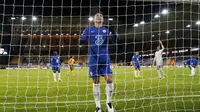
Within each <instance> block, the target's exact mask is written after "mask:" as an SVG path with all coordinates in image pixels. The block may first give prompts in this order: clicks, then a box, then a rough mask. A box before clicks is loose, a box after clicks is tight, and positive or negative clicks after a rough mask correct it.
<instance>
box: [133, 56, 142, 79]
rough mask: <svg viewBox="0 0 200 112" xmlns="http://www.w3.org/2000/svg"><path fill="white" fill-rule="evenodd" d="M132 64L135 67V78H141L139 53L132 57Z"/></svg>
mask: <svg viewBox="0 0 200 112" xmlns="http://www.w3.org/2000/svg"><path fill="white" fill-rule="evenodd" d="M132 63H133V64H134V67H135V71H134V73H135V77H140V56H139V53H138V52H136V53H135V56H133V57H132Z"/></svg>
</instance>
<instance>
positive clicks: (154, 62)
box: [152, 53, 156, 67]
mask: <svg viewBox="0 0 200 112" xmlns="http://www.w3.org/2000/svg"><path fill="white" fill-rule="evenodd" d="M155 61H156V53H155V57H154V59H153V64H152V66H153V67H154V64H155Z"/></svg>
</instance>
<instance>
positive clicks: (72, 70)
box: [67, 56, 75, 76]
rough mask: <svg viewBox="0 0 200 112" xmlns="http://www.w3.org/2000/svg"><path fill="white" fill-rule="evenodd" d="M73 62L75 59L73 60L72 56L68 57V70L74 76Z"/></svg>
mask: <svg viewBox="0 0 200 112" xmlns="http://www.w3.org/2000/svg"><path fill="white" fill-rule="evenodd" d="M74 63H75V60H74V56H72V57H70V59H69V63H68V64H69V69H70V70H69V72H71V73H72V75H73V76H74ZM69 72H68V73H67V75H68V74H69Z"/></svg>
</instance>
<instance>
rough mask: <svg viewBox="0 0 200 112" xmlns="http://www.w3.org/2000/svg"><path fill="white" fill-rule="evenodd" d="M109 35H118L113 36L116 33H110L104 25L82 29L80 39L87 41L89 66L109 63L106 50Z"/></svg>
mask: <svg viewBox="0 0 200 112" xmlns="http://www.w3.org/2000/svg"><path fill="white" fill-rule="evenodd" d="M109 35H110V36H111V38H118V36H117V37H115V35H116V33H114V34H112V33H111V32H110V31H109V30H108V29H107V28H106V27H105V26H102V27H101V28H96V27H95V26H90V27H87V28H86V29H85V30H84V32H83V35H82V36H81V37H80V40H81V41H88V43H89V49H90V50H89V51H90V52H89V65H90V66H91V65H99V64H100V65H101V64H109V63H110V56H109V52H108V44H109V38H108V37H109Z"/></svg>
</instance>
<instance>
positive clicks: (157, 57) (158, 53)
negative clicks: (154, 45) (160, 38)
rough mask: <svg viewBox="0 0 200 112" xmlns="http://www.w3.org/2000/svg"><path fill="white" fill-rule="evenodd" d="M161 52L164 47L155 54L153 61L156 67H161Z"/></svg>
mask: <svg viewBox="0 0 200 112" xmlns="http://www.w3.org/2000/svg"><path fill="white" fill-rule="evenodd" d="M163 51H164V47H162V49H161V50H159V51H156V52H155V58H154V61H156V65H157V66H162V64H163V58H162V53H163Z"/></svg>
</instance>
